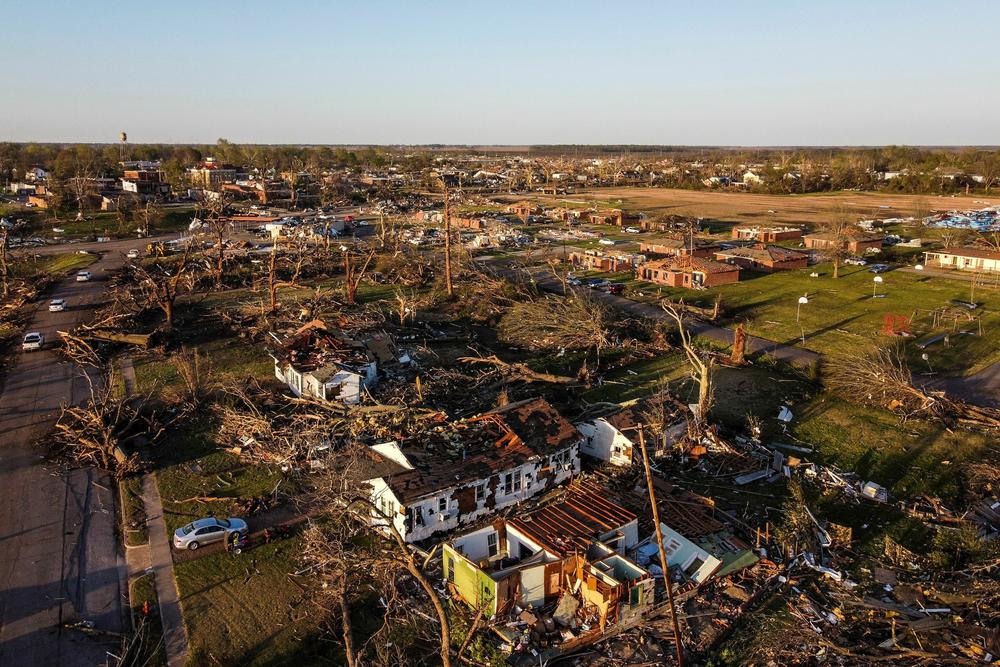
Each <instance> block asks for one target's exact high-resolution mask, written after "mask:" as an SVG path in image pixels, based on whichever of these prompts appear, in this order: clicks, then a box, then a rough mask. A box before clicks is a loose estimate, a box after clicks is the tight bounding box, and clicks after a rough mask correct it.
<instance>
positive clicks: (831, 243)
mask: <svg viewBox="0 0 1000 667" xmlns="http://www.w3.org/2000/svg"><path fill="white" fill-rule="evenodd" d="M884 239H885V237H884V236H882V235H881V234H863V235H858V236H851V237H848V238H841V239H839V243H840V244H841V247H842V248H843V249H844V250H846V251H847V252H850V253H853V254H855V255H861V254H863V253H865V252H866V251H868V250H870V249H873V250H880V249H881V248H882V242H883V241H884ZM802 242H803V243H804V244H805V246H806V248H808V249H809V250H830V249H831V248H833V247H835V246H836V245H837V243H838V237H837V236H836V235H833V234H827V233H824V232H817V233H815V234H806V235H805V236H803V237H802Z"/></svg>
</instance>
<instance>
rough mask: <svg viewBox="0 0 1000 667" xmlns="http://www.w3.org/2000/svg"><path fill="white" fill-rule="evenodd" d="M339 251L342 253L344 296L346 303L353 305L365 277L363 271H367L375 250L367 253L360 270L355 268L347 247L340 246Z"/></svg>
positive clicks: (355, 265)
mask: <svg viewBox="0 0 1000 667" xmlns="http://www.w3.org/2000/svg"><path fill="white" fill-rule="evenodd" d="M341 250H342V251H343V253H344V294H345V297H346V299H347V303H349V304H352V305H353V304H354V303H356V302H357V295H358V287H359V286H360V285H361V280H362V279H363V278H364V277H365V271H367V270H368V265H369V264H371V262H372V259H373V258H374V257H375V249H374V248H372V249H370V250H369V251H368V253H367V255H366V256H365V258H364V261H363V262H362V263H361V268H360V269H358V268H357V262H355V261H354V259H353V258H352V250H351V249H350V248H347V246H341Z"/></svg>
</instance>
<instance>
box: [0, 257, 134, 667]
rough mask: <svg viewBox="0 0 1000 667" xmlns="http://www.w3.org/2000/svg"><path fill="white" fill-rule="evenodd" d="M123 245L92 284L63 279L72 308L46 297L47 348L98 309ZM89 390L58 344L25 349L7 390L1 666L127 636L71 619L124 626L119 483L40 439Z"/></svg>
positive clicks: (1, 490)
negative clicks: (59, 456) (57, 453)
mask: <svg viewBox="0 0 1000 667" xmlns="http://www.w3.org/2000/svg"><path fill="white" fill-rule="evenodd" d="M132 244H134V242H132ZM102 245H105V244H102ZM115 245H117V244H115ZM83 247H85V246H83V245H77V244H74V245H72V246H68V248H71V249H74V250H75V249H81V248H83ZM66 248H67V247H62V248H61V250H62V251H65V250H66ZM102 249H104V248H102ZM108 249H110V248H108ZM39 250H42V251H46V252H50V251H55V249H54V248H43V249H39ZM119 252H120V251H119ZM119 252H109V253H107V254H105V256H104V257H103V258H102V259H101V260H99V261H98V262H96V263H95V264H93V265H92V266H91V267H90V271H91V272H92V273H93V274H94V280H93V281H92V282H88V283H77V282H75V280H73V279H72V278H70V279H67V280H65V281H63V282H61V283H59V284H58V285H57V286H56V288H55V289H54V291H53V292H52V293H51V294H50V295H49V297H48V298H49V299H51V298H63V299H66V300H67V302H68V306H69V307H68V309H67V310H66V311H65V312H61V313H50V312H48V309H47V299H46V301H45V302H43V303H41V304H39V305H38V309H37V311H36V312H35V315H34V319H33V322H32V325H31V326H30V327H29V329H30V330H32V331H41V332H42V333H43V334H44V335H45V339H46V344H47V347H49V346H51V344H52V341H54V340H55V339H56V337H57V334H56V331H57V330H60V329H62V330H65V329H67V328H69V327H72V326H74V325H75V324H78V323H80V322H82V321H84V320H86V319H88V318H90V317H91V316H92V314H93V311H94V308H95V305H96V303H97V302H98V301H99V300H100V299H101V297H102V293H103V281H104V280H105V278H106V275H107V274H106V272H107V271H108V269H110V268H114V267H117V266H120V265H121V258H120V254H119ZM88 396H89V384H88V382H87V379H86V377H85V376H84V375H83V374H82V372H81V371H80V369H79V368H78V367H76V366H74V365H72V364H69V363H67V362H65V361H63V360H62V358H61V357H60V356H59V355H57V354H56V352H55V351H53V350H52V349H51V348H49V349H45V350H42V351H39V352H30V353H22V352H20V351H18V352H17V356H16V359H15V361H14V363H13V364H12V366H11V367H10V368H9V371H8V373H7V377H6V382H5V383H4V386H3V389H2V393H0V665H4V666H5V667H13V666H20V665H25V666H28V665H31V666H34V665H58V666H63V665H65V666H71V667H75V666H77V665H79V666H80V667H84V666H87V667H90V666H92V665H97V664H103V663H104V661H105V659H106V655H105V652H106V650H107V648H109V647H113V646H114V645H116V644H117V641H118V640H117V639H116V638H114V637H109V636H107V635H103V634H100V633H91V634H84V633H81V632H79V631H76V630H69V629H65V628H64V627H63V624H66V623H73V622H76V621H89V622H92V623H93V624H94V628H95V629H96V630H99V631H107V632H113V633H117V632H121V631H122V630H123V604H124V601H125V600H126V599H127V591H126V590H124V583H123V578H124V576H125V572H124V560H123V558H122V557H121V554H120V552H119V548H118V540H117V538H116V535H115V532H116V525H117V521H116V518H115V505H116V502H115V494H114V493H113V491H112V489H113V488H114V487H113V486H112V483H111V481H110V480H109V479H107V476H106V475H105V474H103V473H100V472H98V471H96V470H93V469H85V470H74V471H70V472H68V473H66V472H63V471H60V470H58V469H56V468H55V467H54V466H52V465H50V464H49V463H48V462H46V461H45V460H44V459H43V458H42V452H41V450H40V449H39V448H37V447H35V446H33V444H32V443H33V442H34V441H35V439H36V438H37V437H39V436H40V435H42V434H44V433H45V432H46V431H47V430H48V429H49V428H50V427H51V425H52V423H53V422H54V421H55V419H56V418H57V417H58V414H59V407H60V404H62V403H64V402H68V401H74V402H80V401H83V400H85V399H86V398H87V397H88Z"/></svg>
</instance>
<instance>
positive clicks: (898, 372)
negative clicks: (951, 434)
mask: <svg viewBox="0 0 1000 667" xmlns="http://www.w3.org/2000/svg"><path fill="white" fill-rule="evenodd" d="M826 386H827V388H828V389H830V391H832V392H833V393H835V394H837V395H839V396H842V397H844V398H846V399H848V400H853V401H856V402H859V403H862V404H865V405H871V406H875V407H880V408H884V409H886V410H889V411H891V412H894V413H896V414H897V415H899V417H900V419H901V421H903V422H905V421H906V420H908V419H913V418H923V419H931V420H934V421H939V422H942V423H944V424H945V425H949V426H953V425H956V424H960V425H963V426H969V427H975V428H1000V411H998V410H995V409H991V408H982V407H977V406H973V405H968V404H966V403H963V402H962V401H958V400H955V399H952V398H950V397H948V396H947V394H945V393H944V392H942V391H933V390H930V389H927V388H924V387H920V386H918V385H917V384H916V383H914V381H913V374H912V373H911V372H910V368H909V366H907V364H906V359H905V358H904V355H903V348H902V346H901V345H898V344H896V345H888V346H883V347H876V348H874V349H872V350H870V351H869V352H867V353H863V354H857V355H851V356H843V357H839V358H837V359H835V360H833V361H832V362H831V363H830V364H829V371H828V372H827V376H826Z"/></svg>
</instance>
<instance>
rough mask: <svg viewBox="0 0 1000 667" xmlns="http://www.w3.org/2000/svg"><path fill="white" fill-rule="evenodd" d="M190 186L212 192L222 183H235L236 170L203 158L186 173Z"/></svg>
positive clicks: (212, 159) (213, 159) (211, 159)
mask: <svg viewBox="0 0 1000 667" xmlns="http://www.w3.org/2000/svg"><path fill="white" fill-rule="evenodd" d="M187 175H188V179H189V180H190V181H191V186H192V187H196V188H206V189H208V190H214V189H216V188H218V187H219V186H221V185H222V184H223V183H233V182H235V181H236V175H237V173H236V169H235V168H234V167H230V166H228V165H224V164H222V163H220V162H217V161H216V160H215V158H211V157H210V158H205V161H204V162H202V163H201V164H200V165H198V166H196V167H191V168H190V169H188V171H187Z"/></svg>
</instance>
